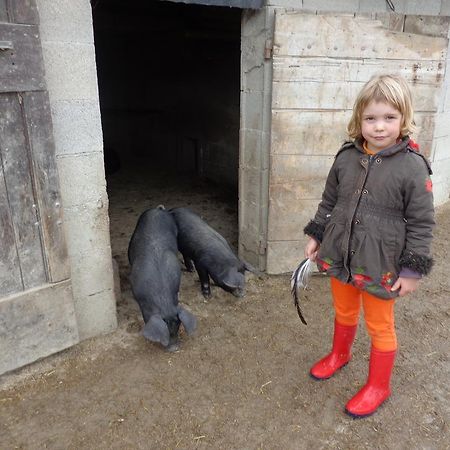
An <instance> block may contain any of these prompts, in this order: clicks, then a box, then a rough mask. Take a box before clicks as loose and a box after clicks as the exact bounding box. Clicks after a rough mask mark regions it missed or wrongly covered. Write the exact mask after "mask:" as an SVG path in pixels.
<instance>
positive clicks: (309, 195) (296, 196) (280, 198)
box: [267, 180, 325, 241]
mask: <svg viewBox="0 0 450 450" xmlns="http://www.w3.org/2000/svg"><path fill="white" fill-rule="evenodd" d="M314 185H315V192H311V182H309V183H307V182H304V183H297V182H293V183H280V184H274V185H271V186H270V191H269V200H270V209H269V223H268V234H267V239H268V240H269V241H274V240H279V241H281V240H286V241H291V240H297V239H301V238H302V236H303V228H304V227H305V225H306V224H307V223H308V221H309V220H310V219H312V217H313V216H314V214H315V212H316V210H317V205H318V204H319V201H320V198H321V195H322V191H323V187H324V185H325V180H323V181H322V180H316V181H315V182H314ZM319 192H320V194H319Z"/></svg>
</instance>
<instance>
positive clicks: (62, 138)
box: [52, 100, 103, 156]
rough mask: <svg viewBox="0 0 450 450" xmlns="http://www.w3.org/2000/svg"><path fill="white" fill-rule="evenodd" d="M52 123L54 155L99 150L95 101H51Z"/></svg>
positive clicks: (101, 138) (100, 147) (101, 144)
mask: <svg viewBox="0 0 450 450" xmlns="http://www.w3.org/2000/svg"><path fill="white" fill-rule="evenodd" d="M52 120H53V134H54V137H55V147H56V154H57V156H58V155H70V154H79V153H87V152H102V151H103V136H102V124H101V119H100V109H99V105H98V102H96V101H85V100H70V101H58V102H53V104H52Z"/></svg>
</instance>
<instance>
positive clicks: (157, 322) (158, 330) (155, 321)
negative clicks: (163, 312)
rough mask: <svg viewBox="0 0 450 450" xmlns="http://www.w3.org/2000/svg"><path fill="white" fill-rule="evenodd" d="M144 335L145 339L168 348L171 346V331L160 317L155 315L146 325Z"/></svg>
mask: <svg viewBox="0 0 450 450" xmlns="http://www.w3.org/2000/svg"><path fill="white" fill-rule="evenodd" d="M142 334H143V335H144V337H145V338H147V339H148V340H149V341H152V342H160V343H161V345H163V346H164V347H167V346H168V345H169V338H170V334H169V329H168V328H167V324H166V322H164V320H163V319H162V317H161V316H159V315H156V314H155V315H153V316H151V317H150V320H149V321H148V322H147V323H146V324H145V326H144V329H143V330H142Z"/></svg>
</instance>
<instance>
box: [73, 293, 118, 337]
mask: <svg viewBox="0 0 450 450" xmlns="http://www.w3.org/2000/svg"><path fill="white" fill-rule="evenodd" d="M75 309H76V315H77V323H78V334H79V336H80V340H84V339H89V338H91V337H94V336H97V335H99V334H106V333H111V332H112V331H114V330H115V329H116V328H117V315H116V303H115V299H114V292H113V289H110V290H104V291H101V292H97V293H94V294H92V295H90V296H85V297H77V296H75Z"/></svg>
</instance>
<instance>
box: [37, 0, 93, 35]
mask: <svg viewBox="0 0 450 450" xmlns="http://www.w3.org/2000/svg"><path fill="white" fill-rule="evenodd" d="M37 6H38V10H39V19H40V26H39V29H40V34H41V38H42V41H63V42H78V43H93V42H94V34H93V27H92V14H91V5H90V3H89V1H88V0H58V1H54V0H37Z"/></svg>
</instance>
